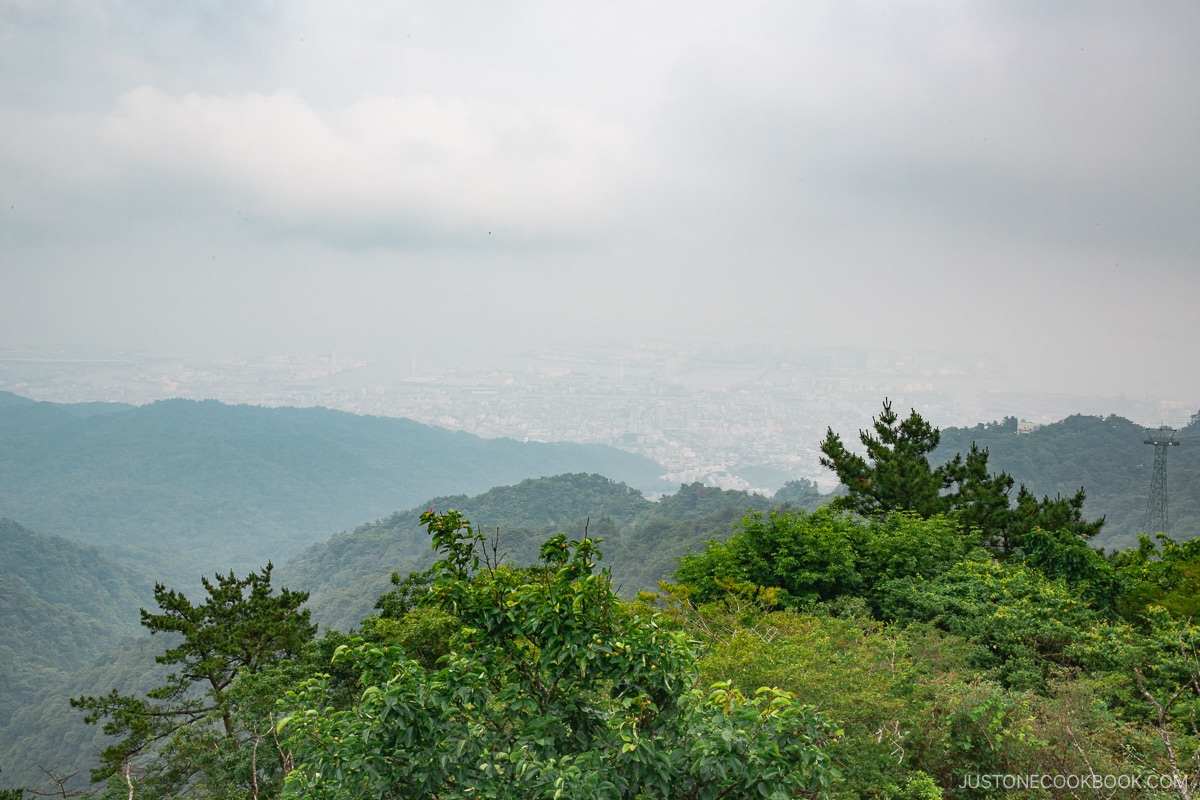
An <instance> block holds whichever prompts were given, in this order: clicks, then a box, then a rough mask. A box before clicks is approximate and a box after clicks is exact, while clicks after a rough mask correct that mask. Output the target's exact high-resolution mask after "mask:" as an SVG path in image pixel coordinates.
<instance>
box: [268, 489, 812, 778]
mask: <svg viewBox="0 0 1200 800" xmlns="http://www.w3.org/2000/svg"><path fill="white" fill-rule="evenodd" d="M424 521H425V522H426V524H427V525H428V527H429V531H430V534H431V536H432V538H433V541H434V543H435V546H436V547H437V548H438V549H439V551H440V552H441V553H442V556H443V557H442V560H441V561H439V562H438V564H437V566H436V576H437V577H436V579H435V581H434V583H433V588H432V591H431V592H430V593H429V594H428V595H427V598H428V602H429V603H431V604H434V605H436V607H438V608H440V609H441V610H443V611H444V612H446V613H448V614H453V615H454V616H455V617H456V618H457V619H458V620H459V622H460V624H461V625H462V627H461V629H460V632H459V634H458V635H457V636H456V637H455V638H454V640H453V642H452V647H451V651H450V653H449V654H448V655H447V656H446V657H445V658H444V659H443V660H442V661H441V668H440V669H437V670H429V669H427V668H425V667H423V666H422V665H421V664H419V663H418V662H416V661H414V660H411V659H409V658H407V657H406V656H405V654H404V653H403V651H402V650H400V649H399V648H395V647H391V648H388V647H379V646H376V645H371V644H367V643H362V644H359V645H357V646H353V647H345V648H342V649H340V650H339V651H338V654H337V656H336V657H335V663H348V664H351V665H353V667H354V668H355V669H358V670H361V671H362V672H363V683H364V684H365V685H366V689H365V691H364V692H363V694H362V697H361V699H360V700H359V702H358V703H357V704H356V705H355V706H354V707H352V708H349V709H344V710H333V707H332V706H331V703H330V699H329V695H328V691H329V689H328V679H327V678H316V679H313V680H311V681H309V682H308V683H306V684H305V685H304V686H303V687H301V688H300V689H298V690H297V691H295V692H291V693H289V695H288V703H289V704H290V705H291V707H292V713H291V714H290V715H289V716H288V717H287V718H286V719H285V720H284V722H283V723H281V729H282V730H283V731H284V732H285V733H286V734H287V736H288V740H289V742H290V744H291V746H292V747H293V748H294V751H295V754H296V769H295V771H294V772H293V773H292V774H291V776H289V779H288V793H289V794H290V795H292V796H301V797H322V798H336V797H359V796H406V797H407V796H426V797H428V796H436V797H514V798H515V797H551V796H554V797H630V798H632V797H636V796H639V795H640V794H643V793H650V794H653V795H655V796H672V797H676V796H677V797H696V798H701V797H704V798H708V797H712V798H716V797H750V796H754V797H766V796H771V797H791V796H795V795H796V794H797V793H802V792H803V793H811V792H814V791H817V790H819V789H820V788H821V787H822V786H824V785H827V784H828V781H829V778H830V776H831V772H830V770H829V768H828V764H827V759H826V756H825V754H824V751H823V750H822V747H821V744H822V743H823V741H824V738H825V736H826V730H825V728H824V726H823V723H822V722H821V720H820V717H819V716H817V715H815V714H814V713H813V712H812V710H811V709H810V708H808V707H805V706H802V705H799V704H797V703H796V702H795V701H794V700H793V699H792V698H791V697H790V696H789V695H787V694H786V693H783V692H778V691H774V690H763V691H761V692H759V693H756V694H755V695H754V696H753V697H751V698H747V697H746V696H745V695H743V694H742V693H741V692H738V691H736V690H732V689H731V688H729V687H727V686H719V687H715V689H714V691H712V692H711V693H708V694H705V693H702V692H699V691H697V690H696V689H695V688H694V673H693V663H694V653H693V651H692V650H691V648H690V646H689V645H688V644H687V643H686V641H685V640H684V638H683V636H682V635H681V634H680V633H675V632H671V631H669V630H667V629H666V628H665V627H664V626H663V624H662V622H661V621H660V620H658V619H656V618H655V617H653V616H650V617H646V616H642V615H640V614H638V613H636V612H634V611H631V610H630V609H629V608H628V607H626V606H625V605H623V604H622V603H621V602H620V601H619V600H618V599H617V597H616V595H615V594H614V593H613V591H612V587H611V582H610V579H609V577H608V575H607V573H606V572H603V571H602V572H599V573H597V572H596V571H595V569H594V567H595V560H596V559H597V558H598V557H599V551H598V550H597V548H596V545H597V543H596V542H595V541H593V540H591V539H586V538H585V539H582V540H577V541H568V540H567V538H566V537H565V536H561V535H560V536H557V537H554V538H552V539H550V540H549V541H548V542H546V544H545V545H544V546H543V548H542V553H541V555H542V565H541V566H540V567H537V568H524V569H517V568H513V567H510V566H507V565H503V564H498V563H496V561H495V560H494V559H493V557H492V555H490V554H488V553H486V552H485V553H484V554H483V556H482V557H481V555H480V553H479V551H478V549H477V547H478V545H479V544H480V543H481V542H482V540H483V537H482V536H480V535H478V534H476V533H475V531H474V530H473V529H472V528H471V526H470V525H469V524H468V523H467V522H466V521H465V520H464V519H463V517H462V515H461V514H459V513H457V512H454V511H451V512H448V513H447V514H445V515H438V514H434V513H433V512H432V511H431V512H429V513H427V514H426V515H425V518H424Z"/></svg>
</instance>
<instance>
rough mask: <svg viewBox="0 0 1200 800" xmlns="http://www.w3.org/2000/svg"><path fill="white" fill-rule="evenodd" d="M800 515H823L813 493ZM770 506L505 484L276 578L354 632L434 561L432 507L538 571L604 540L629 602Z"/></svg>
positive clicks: (395, 522) (577, 478)
mask: <svg viewBox="0 0 1200 800" xmlns="http://www.w3.org/2000/svg"><path fill="white" fill-rule="evenodd" d="M804 499H805V500H806V501H807V502H800V501H799V500H798V499H797V500H795V501H793V503H794V505H796V506H798V507H809V508H812V507H816V505H818V504H819V503H820V502H821V495H819V494H817V493H816V492H815V489H814V491H812V492H811V493H810V494H809V495H808V496H807V497H806V498H804ZM772 504H773V502H772V501H771V500H769V499H767V498H764V497H761V496H758V495H752V494H747V493H745V492H736V491H723V490H721V489H714V488H710V487H706V486H701V485H700V484H691V485H690V486H681V487H679V491H678V492H677V493H675V494H672V495H667V496H665V497H663V498H662V499H661V500H660V501H658V502H657V503H654V502H651V501H649V500H647V499H646V498H645V497H643V496H642V493H641V492H639V491H637V490H636V489H632V488H630V487H629V486H627V485H625V484H623V483H618V482H616V481H612V480H609V479H608V478H605V477H603V476H600V475H594V474H593V475H586V474H574V475H558V476H554V477H551V478H539V479H533V480H525V481H522V482H521V483H519V484H517V485H515V486H501V487H496V488H494V489H491V490H489V491H487V492H484V493H483V494H480V495H476V496H474V497H468V496H467V495H454V496H449V497H438V498H434V499H433V500H431V501H429V502H427V503H423V504H421V505H420V506H418V507H416V508H413V509H410V510H408V511H404V512H397V513H395V514H392V515H391V516H389V517H387V518H385V519H381V520H379V521H377V522H375V523H372V524H368V525H361V526H359V527H358V528H355V529H354V530H353V531H350V532H346V533H341V534H339V535H337V536H334V537H333V538H332V539H330V540H329V541H327V542H322V543H319V544H315V545H312V546H310V547H309V548H308V549H306V550H305V551H304V552H303V553H301V554H300V555H299V556H297V557H296V558H295V559H293V560H292V561H290V562H288V563H286V564H284V565H283V566H282V567H281V568H280V569H279V571H278V576H279V580H280V582H281V584H282V585H287V586H289V587H290V588H293V589H303V590H305V591H308V592H311V595H312V596H311V599H310V601H309V606H310V607H311V608H312V609H313V615H314V619H316V620H317V621H319V622H321V623H322V624H323V625H325V626H328V627H335V628H341V629H348V628H350V627H353V626H354V625H355V624H357V622H358V621H359V620H360V619H362V618H363V617H364V616H366V615H367V614H369V613H371V605H372V603H373V602H374V600H375V598H376V597H378V596H379V595H380V594H382V593H383V592H385V591H387V589H388V577H389V575H390V574H391V573H392V572H393V571H396V572H400V573H402V574H403V573H407V572H410V571H413V570H420V569H425V568H426V567H428V566H429V565H430V564H431V563H432V561H433V553H432V552H431V551H430V548H429V537H428V535H427V534H426V532H425V529H424V528H423V527H422V526H421V523H420V516H421V512H422V511H425V510H426V509H428V508H430V507H431V506H432V507H434V508H436V509H438V510H446V509H449V508H454V509H457V510H458V511H462V512H463V513H464V515H465V516H466V517H467V518H468V519H469V520H471V522H472V523H473V524H475V526H476V528H478V529H481V530H485V531H488V532H489V533H492V534H493V535H496V536H497V537H498V539H497V540H498V543H499V545H498V547H499V551H500V552H503V553H504V554H506V557H507V560H509V561H511V562H512V563H517V564H522V563H533V562H535V561H536V560H537V555H538V547H539V546H540V545H541V543H542V542H544V541H545V540H546V538H547V537H548V536H552V535H554V534H557V533H561V532H563V531H567V532H569V533H570V534H571V535H572V536H573V537H576V538H577V537H579V536H581V535H582V534H583V530H584V525H585V524H586V525H587V526H588V533H589V535H591V536H593V537H596V536H599V537H603V538H604V540H605V541H604V543H603V545H602V549H603V551H604V561H603V565H604V566H606V567H608V568H609V569H610V570H612V574H613V578H614V580H615V582H616V584H617V585H618V586H619V587H620V589H621V592H622V593H623V594H625V595H627V596H629V595H633V594H635V593H636V592H637V591H638V590H641V589H653V588H655V586H656V585H657V582H658V581H660V580H662V579H663V578H665V577H666V576H667V574H668V573H670V572H671V571H672V570H674V569H675V566H676V559H677V558H678V556H680V555H683V554H684V553H685V552H687V551H688V550H695V551H699V550H702V549H703V548H704V544H705V542H707V541H708V540H709V539H724V538H726V537H728V536H729V535H730V534H732V533H733V530H734V525H735V524H736V522H737V521H738V520H739V519H741V517H742V515H743V514H745V513H746V512H747V511H748V510H751V509H753V510H759V511H762V510H766V509H767V508H769V507H771V505H772Z"/></svg>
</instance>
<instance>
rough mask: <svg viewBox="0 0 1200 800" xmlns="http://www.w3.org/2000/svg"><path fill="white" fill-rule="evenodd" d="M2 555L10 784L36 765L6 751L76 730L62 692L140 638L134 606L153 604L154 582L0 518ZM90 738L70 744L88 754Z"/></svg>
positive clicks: (2, 706) (3, 689)
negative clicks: (51, 732) (42, 735)
mask: <svg viewBox="0 0 1200 800" xmlns="http://www.w3.org/2000/svg"><path fill="white" fill-rule="evenodd" d="M0 553H3V554H4V557H3V559H0V631H3V632H4V633H3V636H0V766H2V767H3V768H4V779H5V781H6V782H10V781H17V780H36V779H39V778H40V777H41V775H40V774H39V773H38V772H37V770H36V764H34V763H30V762H29V760H28V759H27V758H25V757H14V756H13V751H12V748H13V747H15V746H16V745H17V744H18V743H20V742H29V741H30V740H31V738H32V737H35V735H37V734H39V732H43V731H44V729H46V728H47V725H49V726H50V728H51V729H55V727H56V726H58V727H59V728H60V729H62V730H66V729H76V728H78V729H82V726H81V725H80V723H79V720H78V719H75V718H74V717H75V716H76V715H75V714H74V713H73V712H72V711H71V710H70V709H69V708H67V702H66V698H67V697H68V696H69V694H68V690H67V689H66V688H64V687H65V686H67V685H69V684H71V683H72V682H78V680H79V677H80V675H81V674H85V673H87V672H88V671H89V669H90V667H91V665H92V664H93V663H94V662H96V661H97V660H100V661H105V660H107V659H105V658H103V656H104V655H105V654H108V653H111V652H113V650H114V649H115V648H117V647H118V645H120V644H121V643H122V642H123V641H125V640H127V639H128V637H130V636H133V635H135V634H138V633H140V631H141V628H140V627H139V625H138V608H139V607H141V606H143V605H146V604H148V603H149V602H150V598H151V596H152V595H151V592H150V587H151V582H150V581H149V579H148V578H146V576H145V575H143V574H141V573H139V572H137V571H136V570H135V569H133V568H131V567H129V566H126V565H123V564H120V563H118V562H115V561H112V560H110V559H108V558H105V557H104V556H103V555H101V554H100V553H99V552H97V551H96V549H95V548H93V547H88V546H85V545H80V544H78V543H76V542H72V541H69V540H67V539H63V538H61V537H57V536H45V535H42V534H40V533H37V532H35V531H32V530H29V529H28V528H25V527H23V526H22V525H19V524H18V523H16V522H13V521H12V520H8V519H0ZM63 723H67V724H63ZM92 734H94V731H93V730H86V731H83V730H81V732H80V733H79V735H78V736H75V737H74V738H75V739H77V740H79V742H80V744H79V747H80V748H83V747H85V746H87V747H88V749H90V744H91V741H92V739H93V738H94V737H93V735H92ZM52 741H53V740H52ZM57 746H58V745H56V747H57ZM32 752H39V751H37V750H35V751H32ZM40 752H44V753H47V755H48V757H50V755H51V754H53V753H54V751H53V750H50V751H47V750H45V749H42V750H41V751H40ZM67 752H70V748H69V747H68V748H67ZM54 760H55V761H57V760H58V759H57V758H55V759H54ZM45 766H48V767H49V766H54V764H51V763H47V764H45Z"/></svg>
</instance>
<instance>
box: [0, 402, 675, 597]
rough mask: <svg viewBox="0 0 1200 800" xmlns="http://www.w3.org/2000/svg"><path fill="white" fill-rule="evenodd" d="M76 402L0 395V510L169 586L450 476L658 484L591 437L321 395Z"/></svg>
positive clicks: (637, 461) (475, 480) (473, 483)
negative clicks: (485, 435)
mask: <svg viewBox="0 0 1200 800" xmlns="http://www.w3.org/2000/svg"><path fill="white" fill-rule="evenodd" d="M84 405H86V406H87V407H86V408H83V409H81V408H78V407H74V406H60V405H56V404H52V403H35V402H32V401H29V400H27V399H25V398H19V397H17V396H15V395H11V394H6V395H4V396H2V397H0V516H8V517H12V518H14V519H20V520H22V521H23V522H24V523H25V524H27V525H30V526H32V527H35V528H37V529H38V530H41V531H45V532H50V533H54V534H58V535H63V536H69V537H71V538H73V539H77V540H80V541H83V542H87V543H90V544H94V545H97V546H100V547H103V548H104V549H105V550H106V551H107V552H111V553H114V554H119V555H121V556H124V557H128V558H134V559H137V560H138V561H139V562H141V563H143V564H144V565H145V566H146V567H147V568H148V569H150V570H152V571H153V573H154V574H155V575H156V576H157V577H161V578H162V579H163V580H164V581H165V582H168V583H172V584H175V585H180V586H191V585H195V583H196V581H197V580H198V576H199V575H201V574H210V573H212V572H213V571H215V570H218V569H219V570H222V571H224V570H228V569H230V568H233V569H235V570H237V571H240V572H244V571H248V570H250V569H255V568H257V567H259V566H261V565H263V564H265V563H266V562H267V561H268V560H272V559H273V560H276V561H281V560H283V559H285V558H287V557H289V556H291V555H293V554H295V553H297V552H299V551H300V550H301V549H302V548H303V547H304V546H305V545H308V544H310V543H312V542H314V541H318V540H320V539H323V538H325V537H327V536H328V535H329V532H330V531H336V530H343V529H346V528H349V527H350V526H352V525H354V524H356V523H357V522H360V521H361V520H363V519H370V518H372V517H381V516H384V515H386V514H389V513H391V512H392V511H394V510H396V509H401V508H409V507H412V506H413V505H415V504H417V503H420V502H421V501H423V500H425V499H426V498H429V497H432V496H436V495H441V494H447V493H450V492H468V493H473V492H481V491H484V490H486V489H488V488H489V487H492V486H496V485H499V484H507V483H515V482H517V481H520V480H522V479H525V478H530V477H538V476H543V475H555V474H560V473H564V472H599V473H603V474H605V475H609V476H611V477H613V478H615V479H617V480H620V481H623V482H625V483H627V484H629V485H630V486H634V487H637V488H638V489H640V490H644V491H662V490H663V489H664V488H667V487H666V486H665V485H664V484H662V483H661V482H660V481H659V479H658V476H659V475H660V474H661V473H662V472H664V470H663V469H662V468H661V467H659V465H657V464H655V463H654V462H652V461H650V460H648V459H646V458H643V457H640V456H636V455H632V454H629V453H625V452H623V451H620V450H617V449H615V448H612V447H604V446H599V445H578V444H566V443H554V444H547V443H523V442H517V441H514V440H511V439H482V438H479V437H477V436H473V435H471V434H467V433H455V432H451V431H447V430H443V429H440V428H434V427H430V426H427V425H421V424H418V423H416V422H412V421H411V420H406V419H391V418H383V417H368V416H357V415H354V414H348V413H343V412H339V411H331V410H328V409H324V408H303V409H301V408H261V407H256V406H228V405H224V404H222V403H218V402H215V401H202V402H196V401H189V400H167V401H160V402H157V403H153V404H151V405H147V406H140V407H121V406H119V405H117V404H101V405H99V406H97V405H95V404H84Z"/></svg>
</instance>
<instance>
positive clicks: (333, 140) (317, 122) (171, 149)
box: [3, 86, 633, 244]
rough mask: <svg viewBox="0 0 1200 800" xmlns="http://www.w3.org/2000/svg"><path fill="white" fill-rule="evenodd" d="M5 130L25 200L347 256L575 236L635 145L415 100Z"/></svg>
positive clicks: (193, 108) (7, 155)
mask: <svg viewBox="0 0 1200 800" xmlns="http://www.w3.org/2000/svg"><path fill="white" fill-rule="evenodd" d="M7 122H8V123H10V124H12V125H13V128H14V130H17V131H20V132H21V134H22V135H21V136H19V137H11V138H8V139H6V141H5V144H4V145H3V148H4V153H3V158H4V160H5V161H6V162H7V163H8V165H9V166H10V167H13V168H14V169H17V170H19V171H22V172H25V173H26V174H27V175H28V176H29V179H28V180H29V182H28V184H27V188H28V189H29V190H30V191H35V187H34V184H35V180H34V176H36V178H37V181H36V182H38V183H41V184H42V185H41V188H39V189H36V191H38V192H44V191H51V192H54V191H57V192H61V193H65V194H68V195H75V196H76V197H79V196H81V195H84V194H86V195H90V196H92V197H93V198H94V197H96V196H97V195H108V196H110V198H111V197H112V196H113V195H115V196H117V197H125V199H126V202H133V203H143V204H150V205H153V204H155V203H167V204H169V205H183V206H184V207H185V208H186V207H188V206H192V211H193V213H194V212H195V211H197V210H200V209H203V208H204V207H206V206H207V207H209V208H211V207H213V206H214V205H215V206H216V207H219V208H223V209H227V210H237V212H238V213H244V214H247V215H250V216H253V217H254V218H255V219H256V220H257V221H258V222H259V223H260V224H263V225H265V226H267V227H271V228H275V229H277V230H290V231H308V232H310V233H316V234H317V235H320V236H324V237H328V238H329V239H331V240H333V241H342V242H343V243H347V244H354V240H355V239H356V237H360V236H371V237H377V238H378V237H380V236H382V237H383V238H385V239H386V238H387V232H388V231H393V232H403V233H404V234H405V235H408V236H414V235H415V236H417V237H418V238H424V239H429V240H435V241H436V240H444V241H445V240H449V241H453V240H455V239H461V238H463V237H467V238H470V237H478V236H481V235H483V236H486V235H487V233H488V231H489V230H495V231H496V232H497V233H501V232H503V234H505V235H506V236H507V237H508V238H509V239H517V240H534V241H536V240H538V239H542V238H549V239H556V238H558V239H562V238H572V237H578V236H581V235H586V234H587V232H588V231H589V230H590V229H592V228H593V227H594V226H596V225H597V224H598V223H601V224H602V223H603V220H604V219H605V217H606V215H607V214H608V213H609V209H610V208H611V205H612V202H613V196H614V195H615V194H616V193H617V192H618V191H619V188H620V182H621V180H622V168H623V166H622V165H623V164H625V163H626V162H627V161H628V153H629V151H630V149H631V148H632V146H633V144H632V136H631V135H630V134H629V132H628V131H626V130H624V129H622V128H621V126H620V125H618V124H614V123H611V122H607V121H604V120H600V119H596V118H595V117H594V116H593V115H591V114H589V113H588V112H587V111H585V110H580V109H575V108H570V107H565V106H553V105H544V106H536V107H524V108H522V107H506V106H502V105H500V104H497V103H494V102H490V101H487V100H483V99H478V98H465V97H453V96H432V95H425V94H417V95H409V96H396V97H390V96H380V95H375V96H368V97H361V98H358V99H356V100H354V101H353V102H352V103H350V104H348V105H346V106H343V107H340V108H335V109H330V110H321V111H319V110H317V109H316V108H314V107H313V106H312V105H311V104H310V103H308V102H307V101H306V100H305V99H304V98H303V97H302V96H300V95H299V94H298V93H296V92H294V91H288V90H281V91H277V92H273V93H270V94H260V93H256V92H247V93H241V94H231V95H223V96H217V95H201V94H198V93H188V94H184V95H182V96H178V97H173V96H170V95H168V94H166V93H165V92H163V91H161V90H159V89H156V88H154V87H149V86H145V87H140V88H137V89H134V90H132V91H128V92H125V93H123V94H122V95H121V96H120V97H119V98H118V99H117V101H116V103H115V104H114V106H113V107H112V109H111V110H110V111H109V112H108V113H107V114H104V115H103V116H100V117H98V118H87V117H74V118H70V119H62V118H55V117H51V116H42V117H39V116H35V115H32V114H30V113H21V114H13V113H11V112H10V113H9V115H8V118H7ZM63 154H73V156H72V157H71V158H67V159H65V158H64V155H63ZM75 160H78V162H79V163H75ZM17 165H20V166H17ZM50 176H53V178H54V179H53V180H52V181H51V184H52V185H46V184H45V183H44V182H45V180H46V178H47V177H50Z"/></svg>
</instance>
